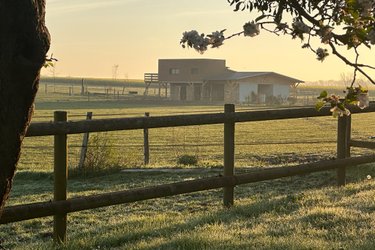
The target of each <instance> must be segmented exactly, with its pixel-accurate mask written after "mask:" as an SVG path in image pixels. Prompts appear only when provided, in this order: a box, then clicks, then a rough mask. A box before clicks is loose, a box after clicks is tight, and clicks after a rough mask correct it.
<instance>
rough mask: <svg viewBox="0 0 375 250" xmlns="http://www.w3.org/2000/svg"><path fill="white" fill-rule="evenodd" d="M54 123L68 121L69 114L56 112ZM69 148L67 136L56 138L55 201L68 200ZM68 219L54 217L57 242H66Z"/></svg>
mask: <svg viewBox="0 0 375 250" xmlns="http://www.w3.org/2000/svg"><path fill="white" fill-rule="evenodd" d="M54 121H55V122H61V121H63V122H64V121H67V112H65V111H55V113H54ZM67 152H68V146H67V135H66V134H59V135H55V136H54V200H55V201H60V200H66V198H67V194H66V190H67V178H68V168H67V165H68V154H67ZM66 219H67V214H64V213H58V214H55V215H54V217H53V238H54V240H55V241H56V242H59V243H61V242H65V240H66Z"/></svg>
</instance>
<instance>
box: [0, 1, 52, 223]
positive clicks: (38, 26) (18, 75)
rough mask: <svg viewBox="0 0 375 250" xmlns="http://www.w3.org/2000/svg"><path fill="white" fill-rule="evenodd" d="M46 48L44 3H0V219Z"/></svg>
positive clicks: (32, 107)
mask: <svg viewBox="0 0 375 250" xmlns="http://www.w3.org/2000/svg"><path fill="white" fill-rule="evenodd" d="M49 45H50V36H49V33H48V30H47V28H46V27H45V0H0V217H1V212H2V210H3V208H4V205H5V201H6V200H7V199H8V197H9V192H10V190H11V187H12V181H13V177H14V174H15V170H16V166H17V163H18V160H19V157H20V150H21V144H22V141H23V138H24V136H25V133H26V130H27V128H28V126H29V124H30V120H31V116H32V113H33V110H34V99H35V95H36V92H37V90H38V85H39V75H40V69H41V67H42V66H43V65H44V63H45V58H46V53H47V51H48V49H49Z"/></svg>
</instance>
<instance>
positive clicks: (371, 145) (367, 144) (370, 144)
mask: <svg viewBox="0 0 375 250" xmlns="http://www.w3.org/2000/svg"><path fill="white" fill-rule="evenodd" d="M350 146H352V147H358V148H368V149H375V141H358V140H351V141H350Z"/></svg>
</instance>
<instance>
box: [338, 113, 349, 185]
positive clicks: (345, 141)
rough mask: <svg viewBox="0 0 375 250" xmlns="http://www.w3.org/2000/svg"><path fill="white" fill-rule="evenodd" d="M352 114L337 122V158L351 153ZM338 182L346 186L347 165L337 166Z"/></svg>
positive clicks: (342, 157) (342, 117) (340, 118)
mask: <svg viewBox="0 0 375 250" xmlns="http://www.w3.org/2000/svg"><path fill="white" fill-rule="evenodd" d="M350 119H351V116H346V115H344V116H341V117H339V118H338V123H337V159H344V158H346V157H348V156H349V154H350V146H349V143H350V128H351V126H350V124H351V121H350ZM337 184H338V185H339V186H344V185H345V184H346V167H345V166H342V167H339V168H337Z"/></svg>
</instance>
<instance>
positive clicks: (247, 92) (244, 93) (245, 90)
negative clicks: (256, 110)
mask: <svg viewBox="0 0 375 250" xmlns="http://www.w3.org/2000/svg"><path fill="white" fill-rule="evenodd" d="M251 92H254V93H255V94H258V84H255V83H251V82H241V83H240V84H239V102H245V101H247V100H246V99H247V97H248V96H251Z"/></svg>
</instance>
